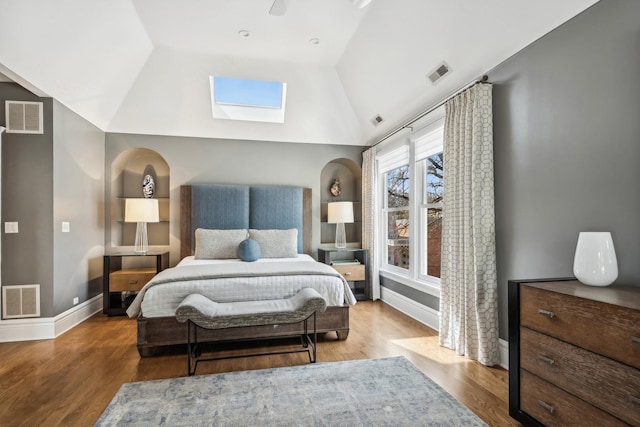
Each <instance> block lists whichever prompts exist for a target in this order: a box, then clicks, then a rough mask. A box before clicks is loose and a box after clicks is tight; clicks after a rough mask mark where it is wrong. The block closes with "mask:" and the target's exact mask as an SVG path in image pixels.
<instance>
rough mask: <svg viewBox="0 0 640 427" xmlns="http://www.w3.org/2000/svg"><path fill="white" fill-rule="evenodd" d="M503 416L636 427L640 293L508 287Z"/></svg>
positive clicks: (639, 420) (569, 282)
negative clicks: (505, 407) (506, 400)
mask: <svg viewBox="0 0 640 427" xmlns="http://www.w3.org/2000/svg"><path fill="white" fill-rule="evenodd" d="M508 294H509V414H510V415H511V416H512V417H513V418H515V419H517V420H518V421H520V422H521V423H522V424H524V425H526V426H581V425H588V426H594V427H595V426H598V427H600V426H628V425H632V426H640V288H634V287H617V286H609V287H593V286H586V285H583V284H581V283H579V282H578V281H576V280H574V279H554V280H526V281H509V289H508Z"/></svg>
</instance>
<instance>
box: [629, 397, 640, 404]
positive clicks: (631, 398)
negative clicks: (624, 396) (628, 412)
mask: <svg viewBox="0 0 640 427" xmlns="http://www.w3.org/2000/svg"><path fill="white" fill-rule="evenodd" d="M629 402H631V403H635V404H636V405H640V398H637V397H635V396H629Z"/></svg>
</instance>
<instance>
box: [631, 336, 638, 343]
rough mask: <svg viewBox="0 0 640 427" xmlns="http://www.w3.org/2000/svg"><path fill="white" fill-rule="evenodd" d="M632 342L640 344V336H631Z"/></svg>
mask: <svg viewBox="0 0 640 427" xmlns="http://www.w3.org/2000/svg"><path fill="white" fill-rule="evenodd" d="M631 342H632V343H634V344H640V337H631Z"/></svg>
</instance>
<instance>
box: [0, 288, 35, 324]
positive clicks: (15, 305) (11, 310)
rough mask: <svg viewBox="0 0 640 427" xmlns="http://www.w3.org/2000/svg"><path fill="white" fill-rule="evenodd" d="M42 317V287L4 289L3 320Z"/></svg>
mask: <svg viewBox="0 0 640 427" xmlns="http://www.w3.org/2000/svg"><path fill="white" fill-rule="evenodd" d="M39 316H40V285H12V286H3V287H2V318H3V319H18V318H21V317H39Z"/></svg>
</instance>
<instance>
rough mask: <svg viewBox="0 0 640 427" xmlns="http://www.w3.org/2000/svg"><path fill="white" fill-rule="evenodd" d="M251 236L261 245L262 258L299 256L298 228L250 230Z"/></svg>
mask: <svg viewBox="0 0 640 427" xmlns="http://www.w3.org/2000/svg"><path fill="white" fill-rule="evenodd" d="M249 238H250V239H253V240H255V241H256V242H258V244H259V245H260V258H295V257H297V256H298V229H296V228H292V229H290V230H254V229H250V230H249Z"/></svg>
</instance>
